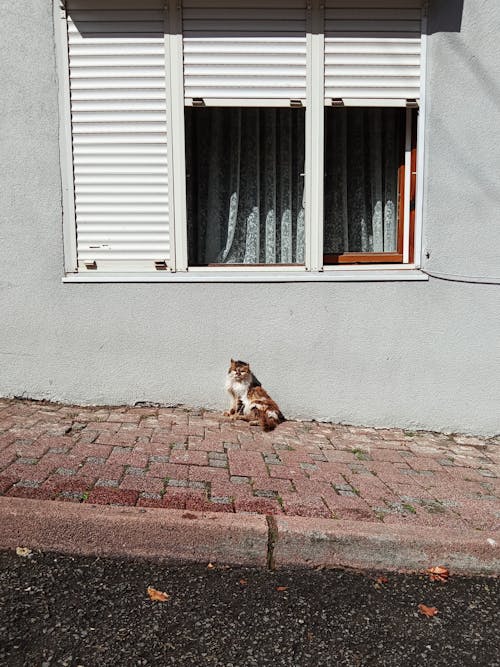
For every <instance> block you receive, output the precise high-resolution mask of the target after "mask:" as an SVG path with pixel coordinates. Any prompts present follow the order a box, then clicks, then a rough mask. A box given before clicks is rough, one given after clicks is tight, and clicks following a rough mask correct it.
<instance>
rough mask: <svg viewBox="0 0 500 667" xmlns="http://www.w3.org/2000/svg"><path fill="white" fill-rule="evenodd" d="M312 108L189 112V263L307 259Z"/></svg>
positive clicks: (256, 262) (299, 260)
mask: <svg viewBox="0 0 500 667" xmlns="http://www.w3.org/2000/svg"><path fill="white" fill-rule="evenodd" d="M304 130H305V128H304V111H303V110H300V109H275V108H270V109H266V108H264V109H263V108H260V109H253V108H216V107H213V108H210V107H209V108H204V109H199V108H194V109H192V108H187V109H186V165H187V169H186V171H187V208H188V242H189V255H190V256H189V262H190V264H191V265H192V266H196V265H198V266H203V265H207V264H212V263H214V264H220V263H223V264H280V263H281V264H295V263H298V264H300V263H303V262H304V205H303V191H304V178H303V172H304V154H305V135H304Z"/></svg>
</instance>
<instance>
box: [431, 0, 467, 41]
mask: <svg viewBox="0 0 500 667" xmlns="http://www.w3.org/2000/svg"><path fill="white" fill-rule="evenodd" d="M463 10H464V0H430V2H429V9H428V18H427V29H426V31H425V34H426V35H433V34H435V33H437V32H460V30H461V28H462V15H463Z"/></svg>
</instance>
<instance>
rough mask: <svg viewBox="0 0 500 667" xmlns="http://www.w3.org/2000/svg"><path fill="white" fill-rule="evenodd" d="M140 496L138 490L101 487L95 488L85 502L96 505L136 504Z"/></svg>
mask: <svg viewBox="0 0 500 667" xmlns="http://www.w3.org/2000/svg"><path fill="white" fill-rule="evenodd" d="M138 498H139V492H138V491H131V490H125V489H108V488H102V487H101V488H98V489H93V490H92V491H91V492H90V494H89V496H88V498H87V499H86V501H85V502H86V503H95V504H96V505H135V504H136V502H137V499H138Z"/></svg>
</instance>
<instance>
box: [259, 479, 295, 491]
mask: <svg viewBox="0 0 500 667" xmlns="http://www.w3.org/2000/svg"><path fill="white" fill-rule="evenodd" d="M293 483H294V482H291V481H290V480H289V479H278V478H276V477H253V478H252V487H253V490H254V492H255V493H257V491H274V492H276V493H278V494H282V493H287V492H290V491H293V490H294V487H293Z"/></svg>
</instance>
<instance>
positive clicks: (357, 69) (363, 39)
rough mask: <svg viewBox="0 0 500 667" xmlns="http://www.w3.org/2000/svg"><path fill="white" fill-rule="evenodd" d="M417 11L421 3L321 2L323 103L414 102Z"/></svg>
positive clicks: (417, 66) (418, 29)
mask: <svg viewBox="0 0 500 667" xmlns="http://www.w3.org/2000/svg"><path fill="white" fill-rule="evenodd" d="M421 6H422V2H421V0H326V3H325V101H326V103H330V102H331V100H332V98H333V99H335V98H343V99H344V100H353V101H356V100H358V101H363V100H365V101H367V100H394V101H398V100H399V101H400V102H401V103H404V101H405V100H406V99H418V98H419V94H420V39H421Z"/></svg>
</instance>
